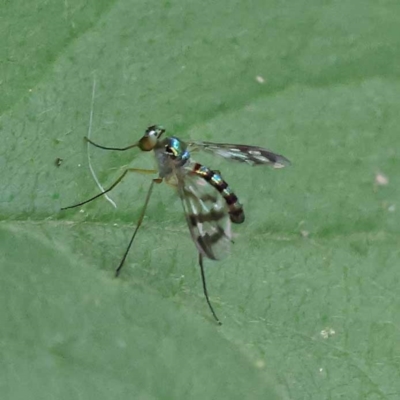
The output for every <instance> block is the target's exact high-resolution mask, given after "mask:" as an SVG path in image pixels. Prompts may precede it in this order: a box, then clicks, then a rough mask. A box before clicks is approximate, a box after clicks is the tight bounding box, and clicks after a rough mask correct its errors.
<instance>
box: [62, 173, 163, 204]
mask: <svg viewBox="0 0 400 400" xmlns="http://www.w3.org/2000/svg"><path fill="white" fill-rule="evenodd" d="M128 172H137V173H139V174H156V173H157V171H156V170H153V169H140V168H128V169H126V170H125V171H124V172H123V174H122V175H121V176H120V177H119V178H118V179H117V180H116V181H115V182H114V183H113V184H112V185H111V186H110V187H109V188H108V189H106V190H105V191H104V192H101V193H99V194H96V196H93V197H91V198H90V199H88V200H85V201H81V202H80V203H77V204H74V205H72V206H68V207H63V208H61V210H68V209H70V208H75V207H79V206H83V205H84V204H87V203H90V202H91V201H93V200H96V199H98V198H99V197H101V196H104V195H105V194H106V193H108V192H111V190H113V189H114V188H115V186H117V185H118V184H119V183H120V182H121V181H122V179H124V177H125V175H126V174H127V173H128Z"/></svg>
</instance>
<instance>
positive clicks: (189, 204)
mask: <svg viewBox="0 0 400 400" xmlns="http://www.w3.org/2000/svg"><path fill="white" fill-rule="evenodd" d="M176 175H177V186H178V192H179V195H180V198H181V200H182V205H183V209H184V212H185V218H186V222H187V224H188V227H189V231H190V234H191V236H192V239H193V242H194V243H195V245H196V247H197V249H198V251H199V252H200V253H201V254H202V255H204V256H205V257H208V258H210V259H212V260H219V259H221V258H224V257H225V256H227V255H228V253H229V251H230V246H231V243H232V233H231V221H230V219H229V214H228V210H227V205H226V202H225V200H224V198H223V197H222V196H221V194H220V193H219V192H218V191H217V190H216V189H215V188H214V187H213V186H211V185H210V184H209V183H207V182H206V181H205V180H204V179H203V178H201V177H199V176H198V175H196V174H195V173H193V172H191V170H190V166H188V167H186V168H181V169H180V170H179V171H177V174H176Z"/></svg>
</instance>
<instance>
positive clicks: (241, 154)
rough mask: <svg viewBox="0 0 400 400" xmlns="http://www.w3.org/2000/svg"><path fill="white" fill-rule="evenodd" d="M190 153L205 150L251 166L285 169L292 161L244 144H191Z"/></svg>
mask: <svg viewBox="0 0 400 400" xmlns="http://www.w3.org/2000/svg"><path fill="white" fill-rule="evenodd" d="M188 146H189V151H197V150H203V151H206V152H209V153H212V154H216V155H218V156H221V157H224V158H226V159H228V160H232V161H239V162H245V163H247V164H249V165H270V166H272V167H273V168H283V167H286V166H288V165H290V161H289V160H288V159H287V158H286V157H284V156H281V155H280V154H275V153H273V152H272V151H269V150H267V149H264V148H262V147H258V146H247V145H243V144H228V143H212V142H197V141H196V142H189V143H188Z"/></svg>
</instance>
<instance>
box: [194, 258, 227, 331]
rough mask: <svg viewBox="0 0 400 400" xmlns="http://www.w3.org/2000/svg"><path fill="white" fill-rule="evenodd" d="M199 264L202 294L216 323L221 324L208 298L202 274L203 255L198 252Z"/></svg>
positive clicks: (204, 277)
mask: <svg viewBox="0 0 400 400" xmlns="http://www.w3.org/2000/svg"><path fill="white" fill-rule="evenodd" d="M199 265H200V272H201V281H202V282H203V292H204V296H205V297H206V300H207V304H208V307H210V310H211V313H212V315H213V317H214V318H215V320H216V321H217V323H218V325H222V323H221V321H220V320H219V319H218V317H217V314H215V311H214V309H213V307H212V305H211V302H210V299H209V298H208V291H207V285H206V276H205V274H204V266H203V255H202V254H201V253H199Z"/></svg>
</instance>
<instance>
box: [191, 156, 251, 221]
mask: <svg viewBox="0 0 400 400" xmlns="http://www.w3.org/2000/svg"><path fill="white" fill-rule="evenodd" d="M193 172H194V173H195V174H197V175H199V176H201V177H202V178H203V179H204V180H205V181H207V182H208V183H210V185H212V186H214V187H215V189H217V190H218V192H220V193H221V195H222V197H223V198H224V199H225V201H226V204H227V205H228V210H229V211H228V212H229V218H230V220H231V221H232V222H233V223H234V224H241V223H242V222H243V221H244V212H243V206H242V205H241V204H240V203H239V200H238V198H237V197H236V195H235V193H233V192H232V190H231V189H230V187H229V186H228V184H227V183H226V182H225V181H224V180H223V179H222V177H221V175H219V174H218V173H217V172H215V171H212V170H211V169H209V168H207V167H205V166H204V165H201V164H198V163H196V164H195V165H194V167H193Z"/></svg>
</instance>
